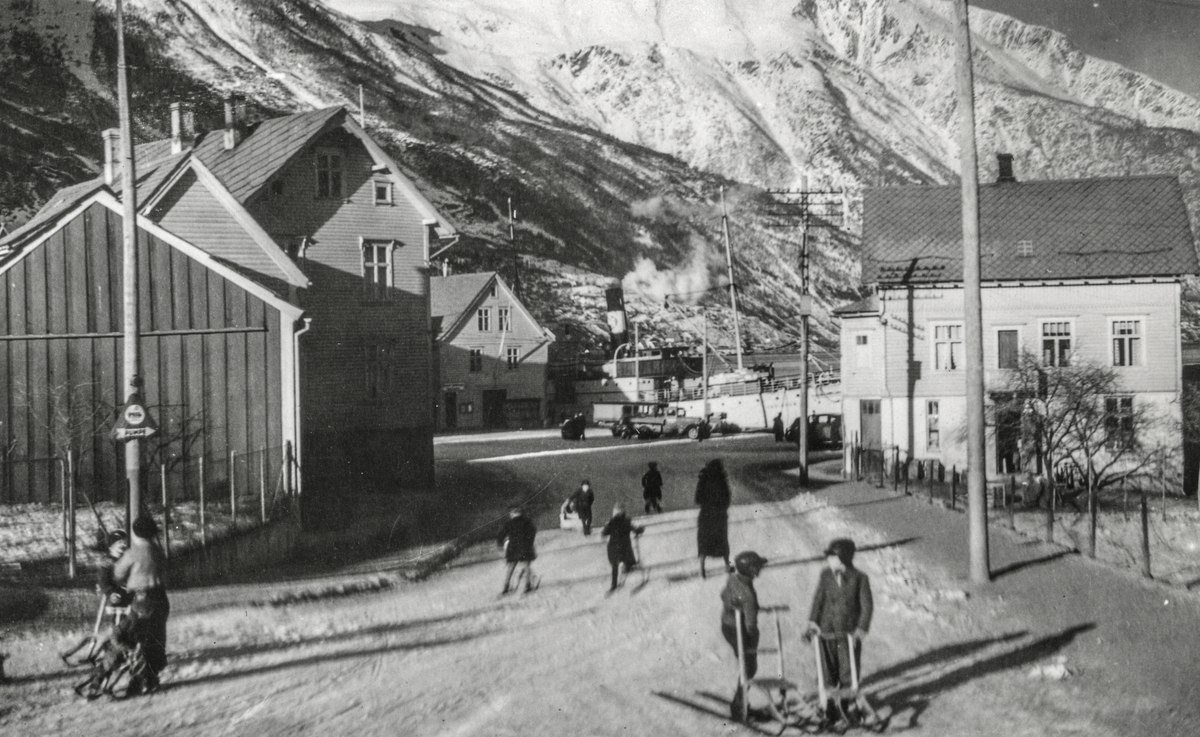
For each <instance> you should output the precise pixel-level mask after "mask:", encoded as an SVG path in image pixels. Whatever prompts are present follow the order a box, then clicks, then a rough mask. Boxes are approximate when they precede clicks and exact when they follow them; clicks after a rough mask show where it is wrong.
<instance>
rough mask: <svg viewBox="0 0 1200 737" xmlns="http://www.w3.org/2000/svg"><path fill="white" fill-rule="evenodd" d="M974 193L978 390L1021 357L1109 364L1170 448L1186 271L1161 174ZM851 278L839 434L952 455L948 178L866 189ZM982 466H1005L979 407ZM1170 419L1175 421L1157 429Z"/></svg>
mask: <svg viewBox="0 0 1200 737" xmlns="http://www.w3.org/2000/svg"><path fill="white" fill-rule="evenodd" d="M1005 163H1006V162H1004V161H1002V176H1001V178H1000V180H999V181H997V182H996V183H994V184H987V185H984V186H982V187H981V188H980V233H981V249H980V250H981V279H982V286H983V290H982V297H983V344H984V372H985V385H986V390H987V392H988V395H987V396H988V399H987V401H988V402H989V405H990V404H991V403H992V402H993V400H994V399H995V397H996V395H995V394H994V392H996V391H999V390H1001V389H1002V388H1003V387H1004V386H1005V380H1006V377H1007V376H1010V375H1011V372H1012V370H1013V369H1015V368H1016V367H1017V362H1018V360H1019V359H1020V357H1021V355H1023V354H1032V355H1036V356H1040V357H1041V360H1042V361H1043V362H1044V363H1045V364H1046V365H1050V366H1057V365H1063V363H1064V362H1068V361H1087V362H1091V363H1095V364H1100V365H1104V366H1111V367H1113V369H1114V370H1115V371H1116V372H1117V374H1118V376H1119V380H1120V383H1121V386H1122V395H1121V397H1119V398H1114V401H1113V406H1115V407H1118V408H1119V407H1122V406H1124V407H1127V408H1128V407H1130V406H1133V405H1132V404H1130V403H1134V404H1136V405H1139V406H1147V407H1149V408H1150V409H1151V410H1152V413H1153V414H1156V415H1158V416H1160V417H1161V418H1163V419H1164V420H1167V422H1165V423H1164V424H1163V426H1162V431H1161V432H1162V434H1163V437H1161V438H1158V439H1157V440H1158V442H1162V443H1165V444H1167V445H1169V446H1171V447H1179V446H1180V444H1181V442H1182V441H1181V439H1180V437H1179V432H1178V420H1179V417H1180V408H1179V407H1180V405H1179V399H1180V394H1181V391H1182V351H1181V344H1180V291H1181V277H1182V276H1183V275H1187V274H1194V273H1196V272H1197V269H1198V262H1197V256H1196V248H1195V240H1194V236H1193V234H1192V230H1191V226H1190V224H1189V221H1188V213H1187V209H1186V208H1185V206H1184V202H1183V197H1182V194H1181V191H1180V188H1179V184H1178V182H1177V181H1176V179H1175V178H1174V177H1169V176H1146V177H1122V178H1105V179H1087V180H1071V181H1034V182H1017V181H1015V179H1014V178H1013V177H1012V176H1011V171H1010V170H1009V171H1005V170H1004V165H1005ZM863 207H864V221H863V281H864V282H865V283H866V284H868V285H872V286H873V288H874V292H873V293H872V294H871V295H870V296H869V297H868V298H867V299H864V300H862V301H860V302H857V303H854V304H852V305H848V306H845V307H842V308H841V309H839V310H838V311H837V312H838V314H839V316H840V317H841V323H842V324H841V363H842V391H843V413H844V420H845V437H846V438H847V442H857V443H858V444H859V445H861V446H863V447H875V448H883V449H885V451H886V452H887V454H888V455H887V457H888V458H889V459H891V458H892V455H891V454H892V453H893V452H898V453H899V456H900V458H901V459H902V460H903V459H904V458H905V457H910V458H917V459H929V460H937V461H941V462H942V463H943V464H944V465H945V466H947V467H950V466H952V465H957V466H958V467H960V468H961V467H963V466H964V465H965V463H966V440H965V424H964V421H965V413H966V398H965V395H966V379H965V372H964V371H965V366H964V362H963V355H964V337H965V336H964V334H963V329H964V325H963V309H964V308H963V289H962V219H961V207H960V193H959V188H958V186H957V185H955V186H945V187H929V186H914V187H889V188H872V189H867V190H866V191H865V193H864V202H863ZM988 415H989V417H988V422H989V427H988V441H987V464H988V468H987V471H988V473H989V474H994V473H998V472H1005V471H1009V470H1017V469H1019V468H1021V467H1022V466H1028V464H1030V463H1032V462H1033V461H1034V459H1030V458H1025V459H1022V458H1021V457H1020V453H1021V449H1020V442H1019V440H1020V439H1019V438H1018V437H1015V436H1014V435H1013V432H1014V431H1013V430H1011V429H1008V430H1005V429H1004V428H1005V427H1008V428H1011V427H1012V423H1000V425H999V427H1000V428H1001V429H1000V430H999V431H998V430H997V425H996V423H995V417H994V412H993V411H992V410H990V409H989V412H988ZM1171 428H1174V429H1171Z"/></svg>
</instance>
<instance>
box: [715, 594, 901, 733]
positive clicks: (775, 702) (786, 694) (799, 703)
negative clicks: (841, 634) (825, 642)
mask: <svg viewBox="0 0 1200 737" xmlns="http://www.w3.org/2000/svg"><path fill="white" fill-rule="evenodd" d="M759 611H760V612H763V613H769V614H772V615H774V619H775V654H776V661H777V663H778V669H777V671H778V674H777V675H774V676H756V677H755V678H747V677H746V654H745V652H746V650H745V648H746V646H745V643H744V642H743V639H742V632H743V631H744V627H743V623H742V613H741V612H740V611H737V612H735V616H736V618H737V645H738V685H739V687H740V691H741V693H742V694H743V697H742V700H741V703H740V704H736V703H735V704H734V706H735V707H740V708H739V709H738V711H739V712H740V713H737V714H734V715H733V716H734V717H735V718H737V719H740V720H741V721H742V722H743V723H746V724H752V725H753V726H755V728H756V729H758V730H759V731H771V729H772V728H773V730H774V733H775V734H777V735H781V734H783V732H784V731H785V730H786V729H787V728H788V727H792V728H795V729H797V730H799V731H802V732H804V733H807V734H821V733H825V732H829V733H834V734H842V733H845V732H846V731H848V730H849V729H852V728H861V729H866V730H869V731H872V732H882V731H883V730H884V729H886V728H887V722H886V720H884V719H881V718H880V716H879V714H878V713H877V712H876V711H875V709H874V708H873V707H872V706H871V704H870V702H869V701H868V700H867V698H866V696H865V695H863V693H862V691H861V689H860V688H859V678H858V665H857V663H855V661H854V658H853V657H852V658H851V660H850V674H851V681H852V683H851V687H850V688H849V689H827V688H826V686H825V671H824V669H823V668H822V666H821V645H820V642H819V637H813V638H812V643H813V655H814V665H815V666H816V669H817V692H816V693H815V694H814V693H805V692H802V691H801V689H800V686H799V685H798V684H797V683H796V682H795V681H791V680H789V679H788V678H787V676H786V674H785V672H784V664H783V628H782V626H781V624H780V621H779V613H780V612H786V611H789V607H787V606H786V605H781V606H765V607H761V608H760V609H759ZM847 637H848V638H849V640H850V642H849V644H850V652H851V653H853V652H854V639H853V637H850V636H849V635H847ZM751 694H762V697H764V698H765V700H766V708H765V709H753V708H752V706H751ZM843 700H845V701H848V702H850V703H851V704H852V707H851V708H850V709H849V710H848V713H846V712H845V711H844V710H843V709H842V707H841V704H842V702H843ZM831 706H832V708H833V710H834V712H833V713H831V711H830V707H831Z"/></svg>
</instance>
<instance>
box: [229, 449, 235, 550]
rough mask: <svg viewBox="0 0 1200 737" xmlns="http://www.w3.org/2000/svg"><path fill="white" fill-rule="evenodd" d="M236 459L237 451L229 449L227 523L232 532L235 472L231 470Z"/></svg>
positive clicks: (233, 525) (233, 523)
mask: <svg viewBox="0 0 1200 737" xmlns="http://www.w3.org/2000/svg"><path fill="white" fill-rule="evenodd" d="M236 461H237V451H236V450H231V451H229V523H230V525H231V527H230V529H231V530H233V531H234V532H236V531H237V480H236V479H237V474H235V473H234V472H233V466H234V463H235V462H236Z"/></svg>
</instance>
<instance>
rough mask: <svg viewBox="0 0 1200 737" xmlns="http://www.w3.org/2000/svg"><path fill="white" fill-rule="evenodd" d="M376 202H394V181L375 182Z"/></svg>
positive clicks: (382, 203)
mask: <svg viewBox="0 0 1200 737" xmlns="http://www.w3.org/2000/svg"><path fill="white" fill-rule="evenodd" d="M374 189H375V204H376V205H390V204H392V183H391V182H380V181H376V182H375V186H374Z"/></svg>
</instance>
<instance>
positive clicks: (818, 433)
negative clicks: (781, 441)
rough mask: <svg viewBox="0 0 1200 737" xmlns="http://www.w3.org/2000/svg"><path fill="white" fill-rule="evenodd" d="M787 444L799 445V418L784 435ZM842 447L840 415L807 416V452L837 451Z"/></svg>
mask: <svg viewBox="0 0 1200 737" xmlns="http://www.w3.org/2000/svg"><path fill="white" fill-rule="evenodd" d="M784 438H786V439H787V441H788V442H789V443H796V444H799V443H800V418H799V417H797V418H796V419H795V420H793V421H792V425H791V427H789V428H788V429H787V432H785V433H784ZM841 447H842V416H841V415H809V416H808V448H809V450H838V449H839V448H841Z"/></svg>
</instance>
